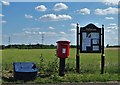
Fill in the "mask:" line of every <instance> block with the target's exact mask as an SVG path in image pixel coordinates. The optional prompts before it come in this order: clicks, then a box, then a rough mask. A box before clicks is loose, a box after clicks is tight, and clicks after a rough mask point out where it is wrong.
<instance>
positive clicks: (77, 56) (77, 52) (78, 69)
mask: <svg viewBox="0 0 120 85" xmlns="http://www.w3.org/2000/svg"><path fill="white" fill-rule="evenodd" d="M78 25H79V24H77V40H76V43H77V48H76V72H77V73H79V72H80V60H79V59H80V57H79V26H78Z"/></svg>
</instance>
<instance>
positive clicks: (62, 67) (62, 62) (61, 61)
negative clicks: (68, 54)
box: [59, 58, 65, 76]
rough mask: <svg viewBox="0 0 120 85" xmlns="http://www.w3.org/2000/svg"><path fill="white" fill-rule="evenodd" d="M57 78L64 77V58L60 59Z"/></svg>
mask: <svg viewBox="0 0 120 85" xmlns="http://www.w3.org/2000/svg"><path fill="white" fill-rule="evenodd" d="M59 65H60V66H59V76H64V75H65V58H60V63H59Z"/></svg>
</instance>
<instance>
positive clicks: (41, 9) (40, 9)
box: [35, 5, 47, 12]
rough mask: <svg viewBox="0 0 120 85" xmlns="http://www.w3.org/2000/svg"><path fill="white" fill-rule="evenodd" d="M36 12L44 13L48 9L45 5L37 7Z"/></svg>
mask: <svg viewBox="0 0 120 85" xmlns="http://www.w3.org/2000/svg"><path fill="white" fill-rule="evenodd" d="M35 10H37V11H41V12H44V11H46V10H47V7H45V6H44V5H40V6H37V7H35Z"/></svg>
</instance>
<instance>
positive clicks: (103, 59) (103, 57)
mask: <svg viewBox="0 0 120 85" xmlns="http://www.w3.org/2000/svg"><path fill="white" fill-rule="evenodd" d="M104 65H105V54H104V25H102V55H101V74H104Z"/></svg>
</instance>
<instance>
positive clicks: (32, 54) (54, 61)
mask: <svg viewBox="0 0 120 85" xmlns="http://www.w3.org/2000/svg"><path fill="white" fill-rule="evenodd" d="M55 54H56V49H5V50H2V68H3V71H10V70H11V71H12V70H13V62H35V63H36V64H37V68H38V69H39V77H37V78H36V80H34V81H33V82H35V83H56V82H90V81H93V82H94V81H101V82H105V81H117V80H119V78H118V75H117V74H118V50H117V49H114V50H113V49H106V50H105V74H103V75H101V74H100V64H101V54H100V53H98V54H97V53H88V54H83V53H80V72H81V73H80V74H77V73H76V70H75V69H76V66H75V65H76V59H75V58H76V50H75V49H70V56H69V58H67V59H66V75H65V76H64V77H59V76H58V68H59V67H58V66H59V58H57V57H56V55H55ZM41 74H48V75H49V76H44V78H43V76H42V77H41Z"/></svg>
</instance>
